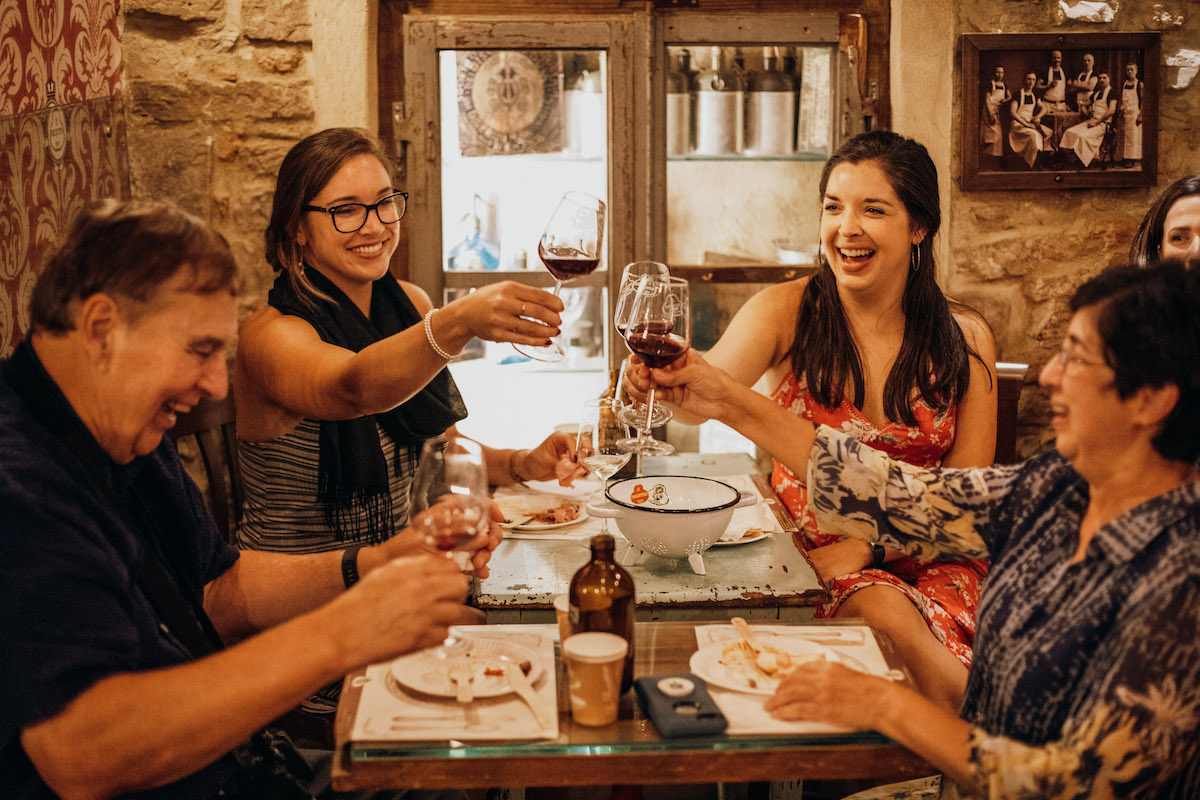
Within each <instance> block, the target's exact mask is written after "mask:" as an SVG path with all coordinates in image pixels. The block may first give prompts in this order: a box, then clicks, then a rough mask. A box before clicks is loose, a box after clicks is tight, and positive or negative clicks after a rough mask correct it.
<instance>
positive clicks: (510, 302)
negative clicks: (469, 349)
mask: <svg viewBox="0 0 1200 800" xmlns="http://www.w3.org/2000/svg"><path fill="white" fill-rule="evenodd" d="M562 310H563V303H562V300H560V299H558V298H557V297H555V296H554V295H552V294H551V293H550V292H547V291H543V290H542V289H538V288H536V287H534V286H528V285H526V284H523V283H517V282H516V281H501V282H500V283H493V284H491V285H489V286H484V287H482V288H479V289H476V290H475V291H473V292H471V293H470V294H468V295H466V296H465V297H460V298H458V299H457V300H455V301H454V302H452V303H447V304H446V305H445V306H444V307H443V308H442V309H441V310H440V311H439V312H438V313H439V314H444V313H446V312H449V311H452V312H453V314H454V318H455V319H456V321H457V322H458V324H459V325H461V326H462V327H463V328H465V330H466V332H467V333H468V334H469V336H476V337H478V338H480V339H486V340H487V341H490V342H512V343H514V344H527V345H533V346H540V345H544V344H546V343H547V340H548V339H550V337H552V336H557V335H558V334H559V333H560V331H559V326H560V325H561V324H562V318H561V317H560V316H559V314H560V313H561V312H562ZM468 338H469V337H468Z"/></svg>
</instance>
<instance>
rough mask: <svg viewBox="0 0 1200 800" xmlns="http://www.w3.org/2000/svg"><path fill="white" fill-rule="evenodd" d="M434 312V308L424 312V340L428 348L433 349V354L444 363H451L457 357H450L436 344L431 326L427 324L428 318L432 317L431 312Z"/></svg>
mask: <svg viewBox="0 0 1200 800" xmlns="http://www.w3.org/2000/svg"><path fill="white" fill-rule="evenodd" d="M435 311H437V309H436V308H431V309H429V310H428V311H426V312H425V339H426V340H427V341H428V342H429V346H430V347H432V348H433V352H435V353H437V354H438V356H439V357H441V358H442V359H444V360H446V361H453V360H454V359H456V358H458V356H452V355H450V354H449V353H447V352H446V351H445V350H443V349H442V346H441V345H439V344H438V343H437V340H436V339H434V338H433V325H432V324H431V323H430V322H429V318H430V317H432V316H433V312H435Z"/></svg>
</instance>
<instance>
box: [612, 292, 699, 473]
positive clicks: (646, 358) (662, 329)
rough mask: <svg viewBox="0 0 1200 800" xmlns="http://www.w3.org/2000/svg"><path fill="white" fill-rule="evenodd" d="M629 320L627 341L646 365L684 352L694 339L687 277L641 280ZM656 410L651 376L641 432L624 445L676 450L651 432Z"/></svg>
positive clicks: (656, 452) (654, 451)
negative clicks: (657, 438)
mask: <svg viewBox="0 0 1200 800" xmlns="http://www.w3.org/2000/svg"><path fill="white" fill-rule="evenodd" d="M628 324H629V327H628V329H627V330H626V334H625V343H626V344H627V345H629V349H630V350H632V351H633V352H635V353H637V354H638V356H639V357H640V358H641V360H642V363H643V364H645V365H646V366H648V367H651V368H655V369H661V368H662V367H665V366H667V365H668V364H670V363H671V362H673V361H675V359H677V358H679V357H680V356H682V355H683V354H684V353H686V352H687V349H688V347H690V346H691V341H692V315H691V312H690V306H689V302H688V283H687V281H685V280H684V279H683V278H661V279H658V280H642V281H639V283H638V288H637V291H636V292H635V293H634V296H633V303H632V306H631V307H630V312H629V323H628ZM653 413H654V381H653V380H651V381H650V397H649V398H648V401H647V410H646V416H645V417H644V418H643V420H642V424H641V427H640V428H639V430H638V435H637V436H636V437H633V438H627V439H622V440H621V441H620V442H618V443H617V444H618V445H619V446H620V447H621V449H623V450H626V451H628V452H631V453H641V454H642V455H652V456H665V455H670V454H671V453H674V452H675V448H674V447H672V446H671V445H669V444H667V443H666V442H660V441H658V440H656V439H655V438H654V437H652V436H651V435H650V428H651V420H652V416H653Z"/></svg>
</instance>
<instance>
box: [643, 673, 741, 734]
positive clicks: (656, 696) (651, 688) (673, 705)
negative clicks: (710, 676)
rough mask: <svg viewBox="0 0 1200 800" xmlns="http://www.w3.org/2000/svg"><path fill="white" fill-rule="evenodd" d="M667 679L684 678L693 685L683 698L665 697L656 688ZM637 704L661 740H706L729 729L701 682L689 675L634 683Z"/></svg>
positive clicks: (652, 676)
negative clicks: (652, 723) (696, 737)
mask: <svg viewBox="0 0 1200 800" xmlns="http://www.w3.org/2000/svg"><path fill="white" fill-rule="evenodd" d="M666 678H684V679H686V680H689V681H691V682H692V684H693V689H692V691H691V692H688V693H687V694H683V695H677V696H676V695H667V694H664V693H663V692H662V690H660V689H659V687H658V684H659V682H660V681H662V680H663V679H666ZM633 688H634V690H635V691H636V692H637V696H638V700H639V702H640V703H641V705H642V710H643V711H645V712H646V716H648V717H650V719H652V720H654V727H656V728H658V733H659V735H660V736H662V737H663V738H664V739H676V738H680V737H685V736H708V735H712V734H716V733H721V732H723V731H724V730H725V728H726V727H727V726H728V725H729V722H728V720H726V719H725V715H724V714H722V713H721V709H719V708H717V704H716V703H715V702H714V701H713V699H712V695H710V694H709V693H708V687H707V686H706V685H705V683H704V681H703V679H701V678H699V677H697V676H696V675H693V674H692V673H690V672H678V673H674V674H669V675H645V676H642V677H641V678H636V679H635V680H634V681H633Z"/></svg>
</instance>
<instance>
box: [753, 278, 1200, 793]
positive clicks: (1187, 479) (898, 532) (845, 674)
mask: <svg viewBox="0 0 1200 800" xmlns="http://www.w3.org/2000/svg"><path fill="white" fill-rule="evenodd" d="M1198 306H1200V275H1197V274H1196V273H1194V272H1187V271H1186V270H1184V269H1183V267H1181V266H1180V265H1178V264H1168V265H1161V266H1160V265H1155V266H1151V267H1149V268H1146V269H1139V268H1136V267H1121V268H1116V269H1112V270H1108V271H1106V272H1104V273H1102V274H1101V275H1099V276H1097V277H1096V278H1094V279H1092V280H1091V281H1089V282H1088V283H1086V284H1084V285H1083V286H1082V287H1081V288H1080V289H1079V290H1078V291H1077V292H1076V293H1075V296H1074V298H1073V299H1072V301H1071V308H1072V310H1073V311H1074V316H1073V317H1072V319H1071V321H1070V325H1069V327H1068V329H1067V335H1066V340H1065V342H1064V343H1063V348H1062V351H1061V352H1060V353H1059V354H1058V355H1057V356H1056V357H1055V358H1053V359H1051V360H1050V361H1049V362H1048V363H1047V364H1046V366H1045V367H1044V368H1043V369H1042V373H1041V383H1042V385H1043V386H1045V387H1046V388H1047V389H1049V390H1050V408H1051V411H1052V412H1053V415H1054V416H1053V426H1054V430H1055V432H1056V434H1057V440H1056V449H1055V450H1054V451H1051V452H1048V453H1045V454H1042V455H1040V456H1036V457H1034V458H1032V459H1030V460H1028V461H1026V462H1025V463H1024V464H1019V465H1014V466H1006V467H994V468H983V469H923V468H920V467H915V466H912V465H908V464H904V463H901V462H898V461H893V460H891V459H889V458H887V457H886V456H884V455H883V454H882V453H879V452H878V451H876V450H872V449H870V448H868V447H864V446H862V445H861V444H859V443H858V442H856V441H854V440H852V439H850V438H849V437H847V436H846V435H845V434H843V433H840V432H837V431H833V430H831V429H829V428H822V429H821V430H820V431H819V433H818V435H817V438H816V441H815V443H814V445H813V448H812V450H811V454H810V456H809V462H810V466H809V473H808V474H809V476H810V479H811V480H810V484H809V502H810V504H811V508H812V510H813V513H814V514H815V515H816V516H817V519H818V520H819V522H820V523H821V524H822V525H823V526H825V527H826V528H828V529H831V530H839V531H841V532H842V533H844V534H846V535H849V536H853V537H856V538H858V539H861V540H863V541H867V542H882V543H884V544H886V545H888V546H891V547H896V548H898V549H901V550H904V551H905V552H908V553H914V554H922V555H926V556H937V557H947V556H949V557H954V558H990V559H991V562H992V569H991V572H990V574H989V575H988V580H987V583H986V585H985V587H984V591H983V598H982V600H981V601H980V603H979V618H978V631H977V634H976V637H975V658H974V661H973V662H972V665H971V673H970V678H969V681H968V684H967V692H966V696H965V698H964V701H963V704H962V708H961V710H960V711H959V713H958V714H957V715H956V714H953V713H950V712H948V711H946V710H945V709H944V708H939V707H937V706H936V705H934V704H933V703H930V702H929V701H928V700H926V699H925V698H923V697H921V696H920V695H918V694H917V693H915V692H913V691H911V690H909V689H906V688H904V687H902V686H899V685H897V684H895V683H891V682H889V681H886V680H883V679H881V678H876V677H872V676H869V675H864V674H861V673H857V672H853V671H851V670H849V669H846V668H844V667H842V666H840V665H838V664H834V663H819V664H809V665H804V666H802V667H800V668H799V669H797V670H796V671H795V672H793V673H792V674H791V675H790V676H788V677H787V678H786V679H785V680H784V681H782V682H781V684H780V686H779V690H778V692H777V693H776V694H775V696H774V697H773V698H771V699H770V700H769V701H768V704H767V707H768V709H770V710H771V711H772V713H774V714H775V715H776V716H779V717H783V718H788V719H813V720H821V721H824V722H831V723H835V724H838V725H843V726H846V727H849V728H854V729H874V730H877V731H880V732H881V733H884V734H885V735H887V736H890V737H891V738H893V739H895V740H897V741H899V742H901V743H902V744H904V745H905V746H907V747H909V748H910V749H912V750H913V751H915V752H917V753H919V754H920V755H922V756H923V757H924V758H926V759H927V760H928V761H929V762H930V763H931V764H933V765H935V766H936V767H938V768H939V769H941V770H942V771H943V772H944V774H945V775H946V776H947V777H949V778H951V779H952V780H953V781H954V783H955V784H956V785H954V786H951V785H950V784H949V782H947V783H946V785H944V786H943V787H942V796H943V797H946V796H959V793H960V792H961V793H965V794H969V795H971V796H980V797H989V798H999V797H1022V798H1024V797H1030V798H1032V797H1064V798H1065V797H1139V798H1167V797H1181V798H1182V797H1200V739H1198V738H1197V736H1196V733H1197V730H1200V638H1197V636H1196V631H1197V630H1200V559H1198V558H1197V557H1196V542H1197V538H1198V537H1200V476H1198V475H1197V471H1196V467H1195V466H1194V465H1195V463H1196V459H1197V457H1198V456H1200V372H1198V371H1197V369H1196V365H1197V364H1200V318H1198V317H1197V315H1196V313H1195V309H1196V308H1197V307H1198Z"/></svg>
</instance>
